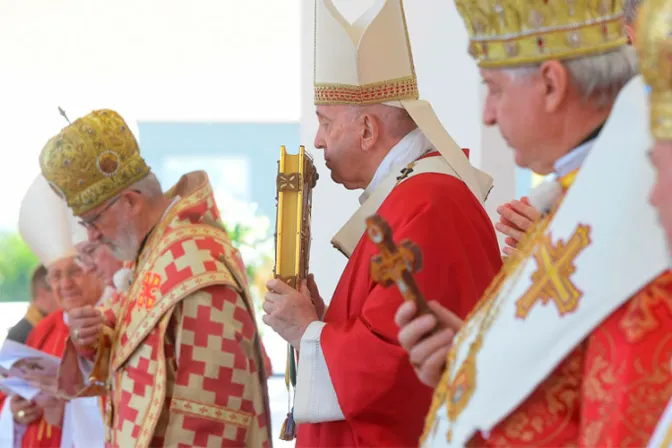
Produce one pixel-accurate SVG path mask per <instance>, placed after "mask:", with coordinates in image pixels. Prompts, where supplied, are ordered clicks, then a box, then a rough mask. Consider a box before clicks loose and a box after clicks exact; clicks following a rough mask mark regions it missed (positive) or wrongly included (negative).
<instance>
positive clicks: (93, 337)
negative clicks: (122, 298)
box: [68, 305, 103, 347]
mask: <svg viewBox="0 0 672 448" xmlns="http://www.w3.org/2000/svg"><path fill="white" fill-rule="evenodd" d="M68 323H69V325H70V338H71V339H72V342H74V343H75V344H76V345H78V346H80V347H91V346H94V345H95V344H96V343H97V342H98V339H99V338H100V335H101V333H102V332H103V314H102V313H101V312H100V310H99V309H97V308H94V307H92V306H90V305H87V306H84V307H82V308H75V309H72V310H70V311H68Z"/></svg>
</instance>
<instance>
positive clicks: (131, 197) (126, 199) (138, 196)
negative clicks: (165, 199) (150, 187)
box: [121, 190, 149, 218]
mask: <svg viewBox="0 0 672 448" xmlns="http://www.w3.org/2000/svg"><path fill="white" fill-rule="evenodd" d="M121 200H122V201H123V203H124V215H125V217H126V218H132V217H134V216H138V215H140V214H142V213H143V211H144V210H145V209H146V208H147V207H148V205H149V204H147V199H146V198H144V197H143V194H142V192H141V191H140V190H125V191H123V192H122V193H121Z"/></svg>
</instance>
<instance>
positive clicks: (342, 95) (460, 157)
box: [315, 0, 492, 202]
mask: <svg viewBox="0 0 672 448" xmlns="http://www.w3.org/2000/svg"><path fill="white" fill-rule="evenodd" d="M315 104H316V105H330V104H352V105H366V104H389V105H394V106H400V107H403V108H404V109H406V111H408V113H409V115H410V116H411V117H412V118H413V120H414V121H415V123H416V124H417V125H418V127H419V128H420V129H421V130H422V131H423V133H424V134H425V136H426V137H427V138H428V139H429V140H430V141H431V142H432V144H433V145H434V147H435V149H436V150H437V151H439V152H440V153H441V155H442V156H443V157H444V159H446V161H447V162H448V164H449V165H450V166H451V167H452V168H453V170H454V171H455V172H456V173H457V177H459V178H460V179H462V181H464V183H465V184H466V185H467V186H468V187H469V189H470V190H471V191H472V193H474V195H475V196H476V197H477V198H478V199H479V200H480V201H481V202H483V201H484V200H485V197H486V196H487V194H488V193H489V191H490V188H491V187H492V178H491V177H490V176H488V175H487V174H485V173H483V172H482V171H479V170H477V169H475V168H474V167H473V166H471V164H470V163H469V160H468V159H467V157H466V156H465V155H464V153H463V152H462V149H461V148H460V147H459V146H458V145H457V144H456V143H455V141H454V140H453V139H452V137H451V136H450V135H449V134H448V132H446V130H445V129H444V127H443V125H442V124H441V122H440V121H439V119H438V117H437V116H436V114H435V113H434V110H433V109H432V106H431V105H430V104H429V103H428V102H426V101H422V100H420V99H419V94H418V81H417V78H416V76H415V66H414V64H413V55H412V53H411V44H410V40H409V37H408V28H407V26H406V17H405V15H404V8H403V5H402V1H401V0H378V1H377V2H376V4H374V5H373V6H372V7H371V8H370V9H369V10H367V11H366V12H364V14H363V15H362V16H361V17H360V18H359V19H357V20H356V21H355V22H354V23H352V24H351V23H349V22H348V21H347V20H346V19H345V18H344V17H343V15H341V13H340V12H339V11H338V10H337V9H336V7H335V6H334V4H333V2H332V1H331V0H315Z"/></svg>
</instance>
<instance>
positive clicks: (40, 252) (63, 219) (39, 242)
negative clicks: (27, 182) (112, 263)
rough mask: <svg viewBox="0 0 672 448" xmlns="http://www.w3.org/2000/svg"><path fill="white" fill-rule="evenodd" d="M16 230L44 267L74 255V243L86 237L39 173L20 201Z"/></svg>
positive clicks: (84, 232) (83, 230)
mask: <svg viewBox="0 0 672 448" xmlns="http://www.w3.org/2000/svg"><path fill="white" fill-rule="evenodd" d="M19 233H20V234H21V237H22V238H23V240H24V241H25V242H26V244H27V245H28V247H29V248H30V250H31V251H33V253H34V254H35V255H36V256H37V258H38V259H39V260H40V263H41V264H43V265H44V266H46V267H47V268H48V267H49V266H50V265H51V264H52V263H54V262H56V261H58V260H61V259H63V258H65V257H69V256H73V255H75V244H77V243H78V242H81V241H86V240H87V234H86V229H84V227H83V226H82V225H81V224H79V223H78V222H77V221H76V220H75V217H74V216H73V214H72V212H71V211H70V209H69V208H68V206H67V204H66V203H65V201H63V200H62V199H61V198H60V197H58V195H57V194H56V193H55V192H54V191H53V190H52V188H51V187H50V186H49V182H47V180H46V179H45V178H44V177H43V176H42V175H39V176H37V178H35V180H34V181H33V183H32V185H31V186H30V188H29V189H28V191H27V192H26V195H25V196H24V198H23V201H21V210H20V211H19Z"/></svg>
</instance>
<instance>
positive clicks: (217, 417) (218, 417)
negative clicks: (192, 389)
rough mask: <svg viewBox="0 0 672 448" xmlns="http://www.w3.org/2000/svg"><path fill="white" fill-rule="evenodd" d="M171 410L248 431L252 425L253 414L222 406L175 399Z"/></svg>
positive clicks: (172, 401) (171, 402) (171, 404)
mask: <svg viewBox="0 0 672 448" xmlns="http://www.w3.org/2000/svg"><path fill="white" fill-rule="evenodd" d="M170 410H171V411H174V412H178V413H180V414H185V415H191V416H194V417H198V418H207V419H209V420H214V421H216V422H223V423H229V424H231V425H236V426H239V427H241V428H244V429H247V428H249V427H250V425H251V423H252V414H250V413H249V412H243V411H234V410H233V409H228V408H225V407H222V406H215V405H212V404H206V403H200V402H198V401H191V400H184V399H182V398H177V397H173V398H172V400H171V401H170Z"/></svg>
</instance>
